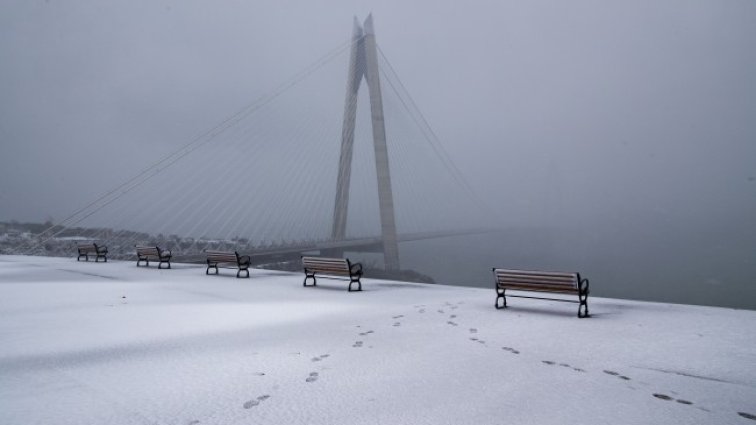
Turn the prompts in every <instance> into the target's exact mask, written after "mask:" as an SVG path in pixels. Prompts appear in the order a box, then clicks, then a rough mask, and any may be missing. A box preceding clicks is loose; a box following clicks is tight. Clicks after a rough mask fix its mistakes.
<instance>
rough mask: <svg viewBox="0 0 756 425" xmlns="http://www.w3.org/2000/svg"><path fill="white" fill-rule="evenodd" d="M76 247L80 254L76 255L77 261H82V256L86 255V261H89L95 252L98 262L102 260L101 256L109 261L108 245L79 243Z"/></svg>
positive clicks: (105, 260)
mask: <svg viewBox="0 0 756 425" xmlns="http://www.w3.org/2000/svg"><path fill="white" fill-rule="evenodd" d="M76 249H77V250H78V251H79V256H78V257H76V261H81V258H82V257H84V259H85V261H89V255H90V254H94V255H95V262H96V263H97V262H99V261H100V258H102V259H103V261H104V262H106V263H107V262H108V247H107V246H98V245H97V244H96V243H90V244H78V245H77V246H76Z"/></svg>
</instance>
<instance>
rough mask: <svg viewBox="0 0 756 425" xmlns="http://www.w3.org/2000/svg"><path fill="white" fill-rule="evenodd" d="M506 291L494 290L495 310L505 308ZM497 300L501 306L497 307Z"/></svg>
mask: <svg viewBox="0 0 756 425" xmlns="http://www.w3.org/2000/svg"><path fill="white" fill-rule="evenodd" d="M506 291H507V290H506V289H499V288H496V301H495V302H494V306H496V309H497V310H500V309H502V308H507V297H506V295H505V294H504V293H505V292H506ZM499 300H502V301H503V302H502V305H501V306H499Z"/></svg>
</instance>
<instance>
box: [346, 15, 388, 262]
mask: <svg viewBox="0 0 756 425" xmlns="http://www.w3.org/2000/svg"><path fill="white" fill-rule="evenodd" d="M363 77H364V78H365V81H367V86H368V93H369V95H370V116H371V123H372V127H373V147H374V149H375V169H376V175H377V176H378V205H379V208H380V214H381V236H382V239H383V258H384V263H385V265H386V269H387V270H398V269H399V246H398V244H397V240H396V221H395V218H394V197H393V193H392V191H391V174H390V172H389V162H388V161H389V159H388V148H387V147H386V125H385V123H384V118H383V98H382V97H381V81H380V78H379V75H378V54H377V47H376V44H375V31H374V29H373V16H372V15H369V16H368V17H367V19H366V20H365V23H364V24H363V26H360V23H359V22H358V21H357V18H354V30H353V31H352V49H351V54H350V58H349V72H348V76H347V91H346V100H345V104H344V125H343V127H342V131H341V156H340V158H339V174H338V178H337V182H336V204H335V206H334V210H333V228H332V231H331V237H332V238H333V239H334V240H343V239H344V237H345V236H346V223H347V212H348V211H347V210H348V208H349V183H350V179H351V174H352V151H353V146H354V125H355V118H356V116H357V94H358V92H359V89H360V83H362V78H363Z"/></svg>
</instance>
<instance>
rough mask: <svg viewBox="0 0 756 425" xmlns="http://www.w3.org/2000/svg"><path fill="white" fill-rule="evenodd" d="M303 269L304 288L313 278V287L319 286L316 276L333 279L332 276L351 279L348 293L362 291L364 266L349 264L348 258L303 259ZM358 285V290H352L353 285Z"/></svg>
mask: <svg viewBox="0 0 756 425" xmlns="http://www.w3.org/2000/svg"><path fill="white" fill-rule="evenodd" d="M302 267H303V268H304V273H305V278H304V282H303V284H302V286H308V285H307V279H310V278H312V285H310V286H317V280H316V279H315V275H316V274H318V275H321V276H323V275H325V276H323V277H327V278H332V276H344V277H349V286H348V287H347V291H349V292H352V291H355V292H357V291H362V282H360V278H361V277H362V264H360V263H354V264H352V263H351V262H349V259H348V258H327V257H304V256H303V257H302ZM353 283H357V289H356V290H353V289H352V284H353Z"/></svg>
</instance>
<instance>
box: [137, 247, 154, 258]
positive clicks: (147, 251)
mask: <svg viewBox="0 0 756 425" xmlns="http://www.w3.org/2000/svg"><path fill="white" fill-rule="evenodd" d="M136 251H137V255H140V256H148V255H151V256H155V257H159V256H160V248H158V247H156V246H137V247H136Z"/></svg>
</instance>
